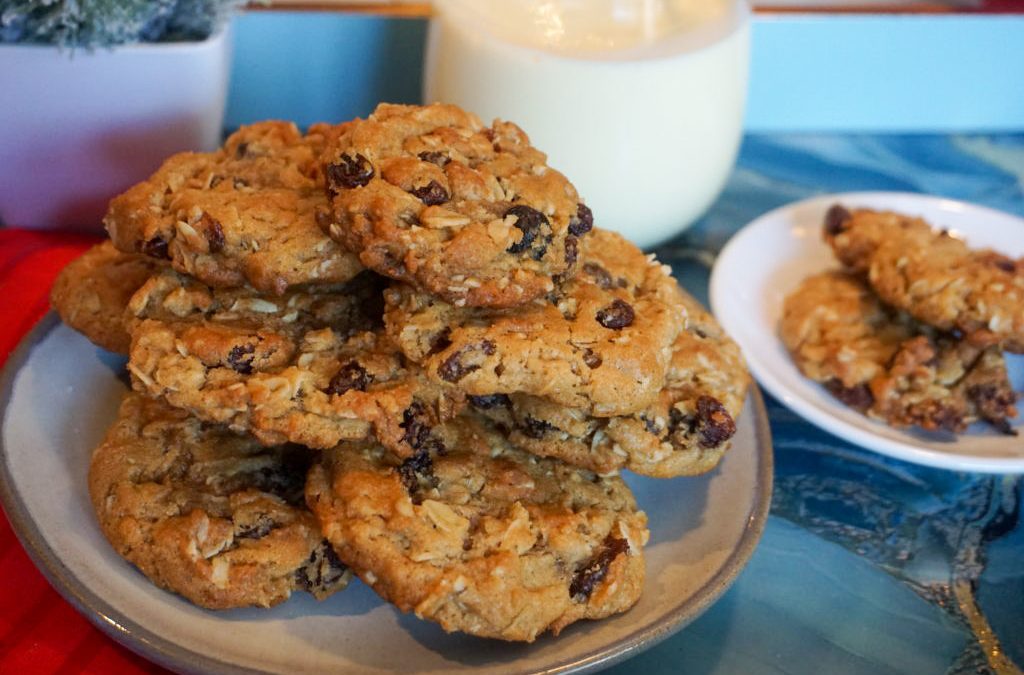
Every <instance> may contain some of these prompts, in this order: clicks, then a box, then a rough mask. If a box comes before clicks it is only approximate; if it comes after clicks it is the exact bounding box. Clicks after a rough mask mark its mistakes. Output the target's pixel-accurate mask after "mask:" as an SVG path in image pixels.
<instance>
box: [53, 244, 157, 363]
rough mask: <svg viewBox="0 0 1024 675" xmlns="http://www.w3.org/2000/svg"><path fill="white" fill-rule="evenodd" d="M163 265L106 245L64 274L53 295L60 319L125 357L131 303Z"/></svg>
mask: <svg viewBox="0 0 1024 675" xmlns="http://www.w3.org/2000/svg"><path fill="white" fill-rule="evenodd" d="M161 267H163V265H162V264H161V263H160V262H159V261H157V260H153V259H152V258H147V257H145V256H142V255H138V254H134V253H122V252H121V251H118V250H117V249H116V248H114V246H113V244H111V243H110V242H109V241H105V242H103V243H102V244H97V245H96V246H93V247H92V248H90V249H89V250H88V251H86V252H85V253H84V254H82V255H81V256H80V257H78V258H76V259H75V260H72V261H71V262H70V263H69V264H68V266H67V267H65V268H64V269H63V270H61V272H60V274H59V275H57V279H56V281H54V283H53V289H52V290H51V291H50V304H51V305H53V308H54V310H56V312H57V314H59V315H60V318H61V320H62V321H63V322H64V323H66V324H67V325H68V326H70V327H71V328H74V329H75V330H76V331H78V332H79V333H81V334H83V335H84V336H85V337H87V338H89V340H90V341H91V342H92V343H93V344H95V345H97V346H99V347H102V348H103V349H106V350H107V351H111V352H115V353H118V354H127V353H128V347H129V345H130V344H131V337H130V336H129V335H128V331H127V330H126V329H125V324H124V309H125V307H126V306H127V305H128V300H129V299H130V298H131V297H132V294H134V293H135V291H137V290H138V289H139V287H140V286H142V285H143V284H144V283H145V282H146V280H147V279H149V278H150V277H151V276H152V275H153V274H154V273H156V272H157V271H158V270H159V269H160V268H161Z"/></svg>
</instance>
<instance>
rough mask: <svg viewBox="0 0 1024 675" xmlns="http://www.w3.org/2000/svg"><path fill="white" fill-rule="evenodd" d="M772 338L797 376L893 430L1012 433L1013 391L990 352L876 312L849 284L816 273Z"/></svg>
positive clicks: (867, 296)
mask: <svg viewBox="0 0 1024 675" xmlns="http://www.w3.org/2000/svg"><path fill="white" fill-rule="evenodd" d="M780 334H781V336H782V340H783V342H784V343H785V345H786V347H787V348H788V349H789V351H790V353H791V354H792V356H793V359H794V360H795V361H796V364H797V366H798V367H799V368H800V371H801V372H803V374H804V375H806V376H807V377H809V378H811V379H812V380H814V381H816V382H820V383H822V384H823V385H824V386H825V387H826V388H827V389H828V390H829V391H830V392H832V394H833V395H835V396H836V397H837V398H838V399H840V400H841V401H842V402H844V403H846V404H847V405H849V406H851V407H853V408H855V409H857V410H860V411H861V412H864V413H866V414H867V415H869V416H871V417H874V418H876V419H880V420H882V421H884V422H886V423H887V424H890V425H892V426H895V427H907V426H914V425H916V426H919V427H921V428H923V429H929V430H944V431H950V432H961V431H964V430H965V429H966V428H967V425H969V424H970V423H971V422H974V421H976V420H979V419H981V420H984V421H986V422H988V423H989V424H991V425H992V426H994V427H996V428H997V429H999V430H1000V431H1003V432H1005V433H1013V431H1012V429H1011V428H1010V425H1009V422H1008V420H1009V419H1012V418H1013V417H1015V416H1016V414H1017V411H1016V408H1015V406H1014V404H1015V401H1016V398H1017V397H1016V394H1015V393H1014V392H1013V390H1012V388H1011V386H1010V383H1009V379H1008V377H1007V373H1006V364H1005V361H1004V359H1003V355H1002V352H1001V351H1000V349H999V348H998V347H996V346H986V345H985V344H984V343H983V344H981V345H976V344H973V343H972V342H971V341H970V339H962V340H958V339H956V338H954V337H953V336H950V335H949V334H944V333H941V332H939V331H936V330H934V329H932V328H930V327H928V326H926V325H923V324H921V323H919V322H918V321H915V320H914V319H913V318H911V317H909V316H908V315H907V314H905V313H902V312H898V311H896V310H894V309H892V308H890V307H887V306H886V305H884V304H883V303H882V302H881V301H880V300H879V299H878V298H877V297H876V296H875V295H874V293H872V291H871V288H870V287H869V286H868V285H867V284H866V283H864V282H863V281H862V280H861V279H860V278H859V277H857V276H856V275H853V274H850V273H846V272H825V273H822V274H818V275H816V276H813V277H811V278H809V279H807V280H805V281H804V282H803V283H802V284H801V285H800V287H799V288H797V289H796V290H795V291H794V292H793V293H792V294H790V295H789V296H788V297H787V298H786V302H785V306H784V309H783V317H782V323H781V325H780Z"/></svg>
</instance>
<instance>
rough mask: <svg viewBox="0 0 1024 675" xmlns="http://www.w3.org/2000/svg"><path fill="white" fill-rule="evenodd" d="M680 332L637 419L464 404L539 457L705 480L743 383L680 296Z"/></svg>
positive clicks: (541, 405) (517, 400)
mask: <svg viewBox="0 0 1024 675" xmlns="http://www.w3.org/2000/svg"><path fill="white" fill-rule="evenodd" d="M682 294H683V304H684V307H685V309H686V328H685V329H684V330H683V331H682V332H681V333H680V334H679V336H678V337H677V338H676V340H675V343H674V344H673V345H672V358H671V361H670V362H669V366H668V373H667V375H666V376H665V384H664V386H663V387H662V389H661V390H660V391H659V392H658V396H657V398H656V399H655V400H654V401H653V402H652V403H651V404H649V405H648V406H646V407H645V408H644V409H642V410H641V411H639V412H635V413H631V414H628V415H620V416H615V417H608V418H599V417H594V416H592V415H589V414H587V412H586V411H584V410H580V409H574V408H566V407H562V406H558V405H555V404H552V403H550V402H548V401H545V400H543V399H540V398H538V397H536V396H524V395H521V394H513V395H510V396H505V395H500V394H499V395H492V396H470V397H468V402H469V404H470V405H471V406H473V407H474V408H476V409H477V410H478V411H480V412H481V413H482V414H483V415H485V416H487V417H489V418H490V419H492V420H494V421H495V422H497V423H499V424H500V425H502V426H503V427H504V428H506V429H508V431H509V438H510V440H511V441H512V442H513V443H515V444H516V445H518V446H519V447H521V448H523V449H525V450H528V451H530V452H532V453H534V454H537V455H541V456H550V457H557V458H559V459H562V460H565V461H567V462H569V463H571V464H574V465H576V466H581V467H585V468H587V469H591V470H593V471H596V472H598V473H600V474H608V473H611V472H614V471H618V470H619V469H630V470H632V471H635V472H636V473H640V474H643V475H647V476H654V477H658V478H671V477H674V476H686V475H695V474H699V473H704V472H706V471H710V470H711V469H713V468H714V467H715V466H716V465H717V464H718V462H719V461H720V460H721V458H722V456H723V455H724V453H725V452H726V450H727V449H728V448H729V446H730V443H731V439H732V437H733V435H734V434H735V432H736V420H737V418H738V417H739V414H740V411H741V410H742V408H743V404H744V401H745V399H746V392H747V388H748V386H749V384H750V376H749V374H748V373H747V369H746V364H745V363H744V361H743V356H742V354H741V353H740V350H739V347H738V346H737V345H736V344H735V343H734V342H733V341H732V340H731V339H729V337H728V336H727V335H726V334H725V332H724V331H723V330H722V328H721V326H719V325H718V322H716V321H715V319H714V318H713V317H712V316H711V315H710V314H709V313H708V312H707V311H705V310H704V308H703V307H701V306H700V303H698V302H697V301H696V300H695V299H694V298H692V297H691V296H689V295H688V294H687V293H686V292H685V291H683V292H682Z"/></svg>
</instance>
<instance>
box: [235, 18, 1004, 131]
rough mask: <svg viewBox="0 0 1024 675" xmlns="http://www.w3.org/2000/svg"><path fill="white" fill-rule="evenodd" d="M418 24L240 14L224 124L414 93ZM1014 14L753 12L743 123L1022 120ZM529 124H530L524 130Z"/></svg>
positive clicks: (342, 115)
mask: <svg viewBox="0 0 1024 675" xmlns="http://www.w3.org/2000/svg"><path fill="white" fill-rule="evenodd" d="M426 26H427V22H426V21H425V20H422V19H388V18H383V17H378V16H369V15H360V14H344V13H338V12H277V11H258V12H250V13H248V14H245V15H243V16H240V17H238V18H237V19H236V20H235V23H234V40H235V60H234V68H233V71H232V81H231V91H230V95H229V99H228V111H227V120H226V124H227V126H228V128H233V127H236V126H238V125H239V124H244V123H247V122H251V121H254V120H259V119H266V118H285V119H292V120H295V121H297V122H299V123H300V124H302V125H307V124H310V123H312V122H318V121H338V120H344V119H350V118H352V117H355V116H360V115H366V114H368V113H369V112H370V111H371V110H372V109H373V107H374V106H375V105H376V103H377V102H378V101H391V102H399V103H401V102H410V103H415V102H419V99H420V95H421V94H420V83H421V62H422V53H423V45H424V41H425V38H426ZM1022 72H1024V15H1001V16H979V15H973V16H945V15H938V16H935V15H894V16H890V15H837V16H820V15H789V14H787V15H758V16H757V18H755V21H754V29H753V49H752V58H751V81H750V97H749V101H748V108H747V123H746V126H747V130H748V131H753V132H765V131H913V132H927V131H948V130H960V131H964V130H977V131H992V130H1014V129H1021V128H1024V74H1022ZM527 131H529V130H527Z"/></svg>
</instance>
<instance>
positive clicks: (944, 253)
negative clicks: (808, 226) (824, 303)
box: [824, 205, 1024, 352]
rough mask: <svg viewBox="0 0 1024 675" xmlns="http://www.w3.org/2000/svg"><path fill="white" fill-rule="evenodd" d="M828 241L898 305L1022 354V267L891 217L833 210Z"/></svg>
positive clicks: (942, 232)
mask: <svg viewBox="0 0 1024 675" xmlns="http://www.w3.org/2000/svg"><path fill="white" fill-rule="evenodd" d="M824 232H825V239H826V241H827V242H828V243H829V244H830V245H831V246H832V249H833V251H835V254H836V256H837V257H838V258H839V260H840V261H841V262H842V263H843V264H844V265H846V266H847V267H849V268H850V269H851V270H853V271H855V272H858V273H860V274H863V275H864V276H865V277H866V278H867V280H868V281H869V283H870V284H871V287H872V288H873V289H874V290H875V292H876V293H878V296H879V297H880V298H881V299H882V300H883V301H884V302H886V303H888V304H890V305H892V306H893V307H895V308H897V309H900V310H903V311H905V312H909V313H910V314H911V315H912V316H913V317H914V318H916V319H918V320H919V321H922V322H924V323H926V324H929V325H931V326H935V327H936V328H938V329H940V330H944V331H954V330H957V331H961V332H963V333H966V334H968V335H969V336H970V339H971V340H972V341H973V342H975V343H981V342H987V343H989V344H1001V345H1003V347H1004V348H1005V349H1006V350H1007V351H1011V352H1024V261H1014V260H1012V259H1010V258H1008V257H1006V256H1004V255H1001V254H999V253H998V252H995V251H992V250H987V249H986V250H979V249H972V248H970V247H968V245H967V243H966V242H964V241H963V240H962V239H959V238H957V237H956V236H954V235H952V234H951V233H950V232H948V231H947V230H935V229H933V228H932V227H931V226H930V225H929V224H928V223H927V222H925V221H924V220H922V219H920V218H913V217H910V216H905V215H902V214H899V213H892V212H888V211H872V210H869V209H856V210H854V211H848V210H846V209H845V208H843V207H842V206H839V205H836V206H833V207H832V208H831V209H830V210H829V211H828V214H827V215H826V218H825V226H824Z"/></svg>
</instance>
